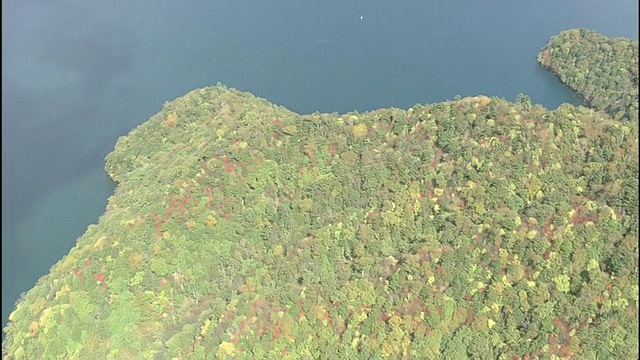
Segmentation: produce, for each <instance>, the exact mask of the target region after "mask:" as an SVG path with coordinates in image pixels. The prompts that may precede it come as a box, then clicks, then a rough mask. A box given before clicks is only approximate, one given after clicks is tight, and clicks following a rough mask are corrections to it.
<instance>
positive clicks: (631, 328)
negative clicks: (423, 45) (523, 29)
mask: <svg viewBox="0 0 640 360" xmlns="http://www.w3.org/2000/svg"><path fill="white" fill-rule="evenodd" d="M576 34H577V35H576ZM586 37H590V38H594V39H595V38H597V39H602V43H603V44H609V43H610V42H611V41H623V40H610V39H606V38H602V37H601V36H600V35H597V34H594V33H591V32H585V31H584V30H575V31H569V32H566V33H563V34H561V35H559V36H558V37H555V38H553V39H552V41H551V43H550V45H548V46H547V47H545V48H544V49H543V50H542V51H541V53H540V59H541V61H542V63H543V65H545V66H548V67H550V69H551V70H552V71H554V72H556V73H557V74H559V76H560V78H561V79H562V80H563V81H565V82H567V84H569V86H571V87H572V88H574V89H576V91H578V92H579V93H581V94H583V95H582V96H585V98H586V99H587V100H588V103H589V104H590V105H592V106H594V107H595V109H591V108H587V107H582V106H578V107H576V106H572V105H568V104H564V105H561V106H560V107H559V108H558V109H556V110H547V109H545V108H543V107H542V106H540V105H535V104H532V103H531V101H530V100H529V99H528V97H527V96H525V95H520V96H518V98H517V100H516V102H515V103H511V102H508V101H506V100H504V99H500V98H489V97H485V96H477V97H469V98H463V99H459V100H455V101H447V102H442V103H436V104H427V105H415V106H413V107H412V108H410V109H408V110H402V109H395V108H391V109H379V110H375V111H370V112H366V113H356V112H353V113H347V114H341V115H339V114H321V113H314V114H308V115H300V114H296V113H294V112H291V111H289V110H287V109H285V108H284V107H281V106H277V105H274V104H272V103H269V102H268V101H266V100H263V99H260V98H256V97H254V96H253V95H251V94H249V93H245V92H240V91H236V90H233V89H230V88H227V87H225V86H223V85H220V84H218V85H217V86H213V87H208V88H203V89H198V90H194V91H192V92H190V93H188V94H186V95H185V96H183V97H180V98H178V99H176V100H175V101H172V102H170V103H167V104H165V106H164V108H163V109H162V110H161V111H160V112H159V113H158V114H156V115H154V116H153V117H152V118H151V119H149V120H148V121H147V122H145V123H144V124H142V125H140V126H139V127H137V128H136V129H135V130H133V131H132V132H131V133H130V134H128V135H127V136H124V137H121V138H120V139H119V140H118V142H117V144H116V147H115V150H114V151H113V152H112V153H110V154H109V155H108V156H107V159H106V171H107V172H108V174H109V175H110V176H111V177H112V178H113V179H114V180H115V181H116V182H117V183H118V186H117V188H116V190H115V193H114V194H113V196H112V197H110V198H109V201H108V206H107V209H106V212H105V214H104V215H103V216H102V217H101V218H100V220H99V222H98V224H97V225H91V226H89V227H88V229H87V231H86V233H85V234H84V235H83V236H82V237H81V238H79V239H78V241H77V244H76V246H75V247H74V248H73V249H72V250H71V251H70V252H69V254H68V255H67V256H65V257H64V258H63V259H61V260H60V261H59V262H58V263H57V264H55V265H54V266H53V267H52V268H51V271H50V273H49V274H48V275H46V276H44V277H42V278H41V279H40V280H39V281H38V283H37V284H36V285H35V287H34V288H32V289H31V290H30V291H28V292H27V293H26V294H24V296H23V298H21V299H20V300H19V301H18V302H17V303H16V309H15V311H14V312H13V313H12V314H11V316H10V322H9V324H8V325H7V326H6V327H5V329H4V331H5V333H6V338H5V340H4V341H3V357H4V358H5V359H56V358H64V359H152V358H153V359H227V358H228V359H231V358H233V359H337V358H341V359H379V358H387V357H389V358H396V359H397V358H411V359H440V358H442V359H456V360H457V359H465V358H474V359H532V358H565V359H569V358H572V357H575V358H583V359H595V358H598V359H634V358H637V357H638V127H637V114H635V117H633V115H634V114H632V113H631V110H628V107H629V106H632V105H628V104H633V100H634V99H635V106H636V107H635V109H637V94H638V92H637V87H636V88H635V89H634V88H633V87H631V86H630V85H629V84H628V83H627V82H626V80H625V79H627V78H626V77H625V76H627V75H629V74H630V75H633V73H632V72H631V71H629V70H627V69H633V67H634V66H635V69H636V70H635V75H634V76H635V77H632V78H631V81H635V83H636V84H637V66H638V65H637V64H638V62H637V61H638V59H637V42H635V45H632V46H635V57H634V56H631V55H630V54H632V52H628V51H627V50H626V47H625V50H620V51H621V52H618V51H617V50H611V51H612V52H611V53H612V54H617V55H616V56H617V57H618V58H617V59H618V60H616V61H617V62H611V64H615V67H614V68H612V69H607V64H608V62H609V60H598V59H599V58H598V57H597V56H595V55H593V54H592V53H591V50H586V51H588V52H587V53H583V51H585V49H586V48H585V47H586V46H587V44H592V43H591V42H587V41H585V40H584V39H585V38H586ZM589 41H591V40H589ZM630 46H631V45H630ZM567 48H568V49H569V50H568V51H565V50H563V49H567ZM615 48H616V46H615V45H611V49H615ZM605 52H606V51H605ZM621 54H622V55H621ZM627 55H628V56H627ZM607 56H609V55H607ZM607 56H604V57H603V59H609V58H608V57H607ZM572 59H576V60H575V61H574V60H572ZM577 59H589V60H590V61H589V62H587V63H585V62H584V61H578V60H577ZM634 64H635V65H634ZM623 70H625V71H623ZM604 73H606V74H610V73H618V74H620V76H618V77H616V80H615V82H614V83H615V84H613V85H611V84H610V83H608V81H609V80H608V78H607V79H606V81H607V83H606V84H601V83H600V81H602V80H601V79H602V76H603V75H598V74H604ZM563 74H564V75H563ZM578 74H584V75H583V77H580V76H579V75H578ZM612 81H613V80H612ZM618 85H620V86H618ZM592 88H593V89H592ZM594 89H604V90H594ZM634 90H635V93H633V91H634ZM591 94H593V95H591ZM600 109H603V110H605V111H606V113H605V112H600V111H599V110H600ZM634 111H637V110H634ZM609 113H610V114H609Z"/></svg>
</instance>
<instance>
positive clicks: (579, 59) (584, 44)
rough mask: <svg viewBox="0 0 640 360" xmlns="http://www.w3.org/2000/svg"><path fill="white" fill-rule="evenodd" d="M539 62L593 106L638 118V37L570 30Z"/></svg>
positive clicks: (621, 116) (554, 40) (619, 117)
mask: <svg viewBox="0 0 640 360" xmlns="http://www.w3.org/2000/svg"><path fill="white" fill-rule="evenodd" d="M538 62H539V63H540V64H541V65H542V66H543V67H544V68H546V69H548V70H550V71H551V72H552V73H554V74H555V75H556V76H558V77H559V78H560V80H561V81H562V82H563V83H565V84H566V85H567V86H569V88H571V89H572V90H574V91H575V92H576V93H578V95H579V96H580V97H581V98H582V99H583V100H584V101H585V102H586V103H587V105H589V106H590V107H593V108H595V109H598V110H604V111H606V112H608V113H609V114H611V115H612V116H613V117H614V118H615V119H617V120H623V119H626V120H632V121H635V122H637V121H638V40H630V39H627V38H613V39H612V38H608V37H606V36H604V35H600V34H598V33H596V32H594V31H591V30H586V29H574V30H568V31H564V32H562V33H560V34H558V35H556V36H554V37H553V38H551V41H550V42H549V44H547V46H545V47H544V48H543V49H542V51H540V53H539V54H538Z"/></svg>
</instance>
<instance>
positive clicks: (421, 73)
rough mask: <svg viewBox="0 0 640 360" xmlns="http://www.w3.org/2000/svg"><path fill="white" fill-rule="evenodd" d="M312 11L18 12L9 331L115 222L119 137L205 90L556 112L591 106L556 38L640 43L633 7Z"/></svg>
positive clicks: (371, 104)
mask: <svg viewBox="0 0 640 360" xmlns="http://www.w3.org/2000/svg"><path fill="white" fill-rule="evenodd" d="M307 3H309V2H303V1H294V0H287V1H258V0H256V1H252V2H238V1H204V0H201V1H191V2H189V3H188V5H187V3H184V2H180V1H166V0H162V1H153V2H152V1H137V2H131V1H124V0H116V1H108V2H98V1H86V2H79V1H61V2H57V1H56V2H50V1H20V2H13V3H11V4H9V2H7V1H5V2H3V3H2V10H3V12H2V103H3V105H4V106H3V107H2V250H3V251H2V322H3V324H4V323H5V322H6V320H7V317H8V315H9V313H10V311H11V310H12V308H13V304H14V302H15V300H16V299H18V297H19V295H20V293H21V292H23V291H26V290H28V289H29V288H30V287H32V286H33V285H34V283H35V282H36V281H37V279H38V278H39V277H40V276H42V275H44V274H46V273H47V272H48V270H49V268H50V267H51V265H53V264H54V263H55V262H56V261H57V260H58V259H60V258H61V257H62V256H63V255H64V254H66V253H67V252H68V251H69V249H70V248H71V247H72V246H73V245H74V243H75V241H76V239H77V238H78V237H79V236H80V235H81V234H82V233H83V232H84V230H85V229H86V227H87V225H89V224H91V223H95V222H96V221H97V219H98V217H99V216H100V215H101V214H102V213H103V211H104V207H105V205H106V199H107V198H108V196H109V195H110V194H111V193H112V192H113V189H114V184H113V183H111V182H110V181H109V180H108V178H107V177H106V175H105V173H104V171H103V165H104V157H105V156H106V154H107V153H108V152H109V151H110V150H111V149H112V148H113V146H114V144H115V141H116V139H117V137H118V136H120V135H124V134H126V133H127V132H128V131H130V130H131V129H133V128H134V127H135V126H137V125H138V124H140V123H142V122H144V121H145V120H147V119H148V118H149V117H150V116H151V115H153V114H155V113H156V112H158V111H159V110H160V109H161V107H162V104H163V103H164V102H165V101H170V100H172V99H174V98H176V97H178V96H181V95H183V94H185V93H186V92H188V91H189V90H192V89H194V88H198V87H203V86H207V85H212V84H215V83H216V82H218V81H220V82H222V83H224V84H226V85H228V86H230V87H235V88H238V89H240V90H246V91H250V92H252V93H254V94H255V95H257V96H260V97H263V98H266V99H268V100H270V101H272V102H274V103H278V104H281V105H284V106H286V107H288V108H289V109H292V110H294V111H297V112H301V113H309V112H313V111H322V112H334V111H337V112H341V113H342V112H346V111H351V110H358V111H366V110H372V109H376V108H380V107H389V106H394V107H400V108H408V107H410V106H412V105H414V104H416V103H433V102H438V101H442V100H447V99H453V98H454V97H455V96H456V95H460V96H468V95H478V94H486V95H489V96H501V97H504V98H507V99H509V100H514V99H515V97H516V95H517V94H518V93H519V92H524V93H527V94H529V95H530V96H531V98H532V100H533V102H536V103H541V104H543V105H544V106H546V107H548V108H555V107H557V106H558V105H559V104H561V103H563V102H571V103H578V100H577V98H576V97H575V96H574V95H572V94H571V92H569V91H568V90H567V89H565V88H564V87H563V86H562V85H561V84H559V83H558V81H557V80H556V79H555V78H554V77H553V76H551V75H549V74H548V73H546V72H545V71H543V70H541V69H540V68H539V67H538V66H537V64H536V53H537V52H538V50H539V49H540V48H541V47H542V46H544V45H545V43H546V42H547V40H548V39H549V37H550V36H552V35H554V34H556V33H558V32H560V31H562V30H565V29H568V28H575V27H585V28H590V29H593V30H596V31H598V32H601V33H603V34H605V35H608V36H625V37H631V38H634V39H637V38H638V4H637V2H636V1H633V0H537V1H513V0H510V1H507V0H500V1H480V0H450V1H423V0H406V1H391V0H384V1H383V0H367V1H364V0H361V1H348V0H347V1H345V0H341V1H333V0H326V1H321V2H314V3H313V4H307ZM245 4H246V5H245ZM361 16H362V17H363V18H362V20H360V17H361Z"/></svg>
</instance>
